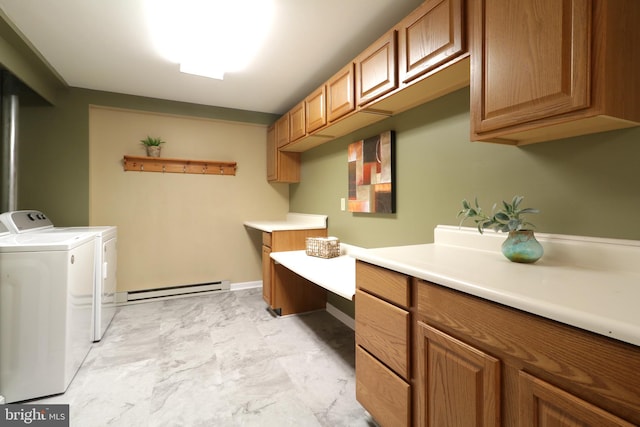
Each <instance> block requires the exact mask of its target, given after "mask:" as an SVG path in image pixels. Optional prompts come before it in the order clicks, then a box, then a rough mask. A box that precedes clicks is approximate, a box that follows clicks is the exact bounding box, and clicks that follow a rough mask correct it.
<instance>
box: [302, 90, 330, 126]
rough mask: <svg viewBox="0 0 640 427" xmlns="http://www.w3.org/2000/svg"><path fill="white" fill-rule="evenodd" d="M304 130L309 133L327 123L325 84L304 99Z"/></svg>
mask: <svg viewBox="0 0 640 427" xmlns="http://www.w3.org/2000/svg"><path fill="white" fill-rule="evenodd" d="M304 104H305V108H306V112H305V113H306V114H305V118H306V120H307V124H306V130H307V133H311V132H313V131H315V130H318V129H320V128H321V127H322V126H324V125H326V124H327V89H326V86H325V85H322V86H320V87H319V88H318V89H316V90H315V91H313V92H312V93H311V94H310V95H309V96H307V98H306V99H305V101H304Z"/></svg>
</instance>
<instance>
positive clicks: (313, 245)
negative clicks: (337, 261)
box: [306, 237, 340, 258]
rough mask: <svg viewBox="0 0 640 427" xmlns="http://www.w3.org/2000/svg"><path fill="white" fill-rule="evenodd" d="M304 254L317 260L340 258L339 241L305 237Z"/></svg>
mask: <svg viewBox="0 0 640 427" xmlns="http://www.w3.org/2000/svg"><path fill="white" fill-rule="evenodd" d="M306 248H307V249H306V253H307V255H309V256H315V257H319V258H335V257H337V256H340V239H338V238H337V237H307V239H306Z"/></svg>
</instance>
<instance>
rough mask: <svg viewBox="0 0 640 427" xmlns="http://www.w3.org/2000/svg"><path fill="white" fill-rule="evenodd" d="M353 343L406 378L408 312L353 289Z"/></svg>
mask: <svg viewBox="0 0 640 427" xmlns="http://www.w3.org/2000/svg"><path fill="white" fill-rule="evenodd" d="M355 306H356V307H355V308H356V344H358V345H360V346H362V347H364V348H365V349H367V351H368V352H369V353H371V354H373V355H374V356H375V357H377V358H378V359H380V361H382V362H383V363H384V364H385V365H387V366H388V367H389V368H391V369H393V370H394V371H395V372H396V373H397V374H398V375H400V376H401V377H403V378H405V379H408V378H409V366H410V364H409V350H408V346H409V321H410V317H409V312H408V311H406V310H403V309H401V308H398V307H396V306H394V305H392V304H389V303H388V302H385V301H382V300H381V299H378V298H376V297H374V296H371V295H369V294H367V293H365V292H362V291H360V290H356V304H355Z"/></svg>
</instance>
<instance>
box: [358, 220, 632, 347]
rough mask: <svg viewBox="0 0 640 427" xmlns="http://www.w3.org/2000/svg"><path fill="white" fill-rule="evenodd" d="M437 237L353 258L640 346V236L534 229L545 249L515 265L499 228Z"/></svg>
mask: <svg viewBox="0 0 640 427" xmlns="http://www.w3.org/2000/svg"><path fill="white" fill-rule="evenodd" d="M435 236H436V239H435V240H436V241H435V243H433V244H424V245H413V246H397V247H388V248H378V249H359V250H357V251H352V253H351V256H353V257H355V258H357V259H359V260H362V261H365V262H368V263H371V264H374V265H378V266H380V267H385V268H388V269H391V270H395V271H398V272H400V273H404V274H407V275H410V276H413V277H417V278H420V279H424V280H427V281H430V282H433V283H436V284H440V285H443V286H447V287H449V288H452V289H457V290H459V291H462V292H465V293H468V294H471V295H476V296H478V297H481V298H485V299H487V300H490V301H494V302H497V303H501V304H504V305H507V306H510V307H514V308H517V309H521V310H523V311H527V312H529V313H533V314H537V315H540V316H542V317H546V318H549V319H552V320H556V321H558V322H562V323H566V324H569V325H572V326H575V327H578V328H581V329H585V330H588V331H591V332H595V333H597V334H600V335H605V336H607V337H611V338H614V339H617V340H620V341H625V342H627V343H630V344H634V345H637V346H640V242H637V241H629V240H613V239H598V238H583V237H576V236H562V235H547V234H541V233H536V237H537V238H538V240H539V241H540V242H541V243H542V245H543V247H544V249H545V255H544V256H543V257H542V258H541V259H540V260H539V261H538V262H537V263H535V264H518V263H513V262H510V261H509V260H507V259H506V258H505V257H504V256H503V255H502V253H501V252H500V249H499V247H500V244H501V243H502V241H504V239H505V238H506V235H504V234H498V233H492V232H491V233H486V232H485V234H484V235H480V234H479V233H478V232H477V230H476V229H469V228H462V229H459V228H458V227H447V226H438V227H437V228H436V233H435Z"/></svg>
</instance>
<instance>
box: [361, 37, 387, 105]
mask: <svg viewBox="0 0 640 427" xmlns="http://www.w3.org/2000/svg"><path fill="white" fill-rule="evenodd" d="M396 47H397V32H396V30H395V29H392V30H390V31H388V32H387V33H385V35H383V36H382V37H381V38H379V39H378V40H377V41H376V42H374V43H373V44H372V45H371V46H369V47H368V48H367V49H366V50H364V51H363V52H362V53H361V54H360V55H358V56H357V57H356V59H355V60H354V62H355V66H356V104H357V105H358V106H362V105H365V104H367V103H369V102H371V101H374V100H375V99H377V98H379V97H381V96H382V95H385V94H387V93H389V92H391V91H392V90H394V89H396V88H397V87H398V73H397V68H398V67H397V48H396Z"/></svg>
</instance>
